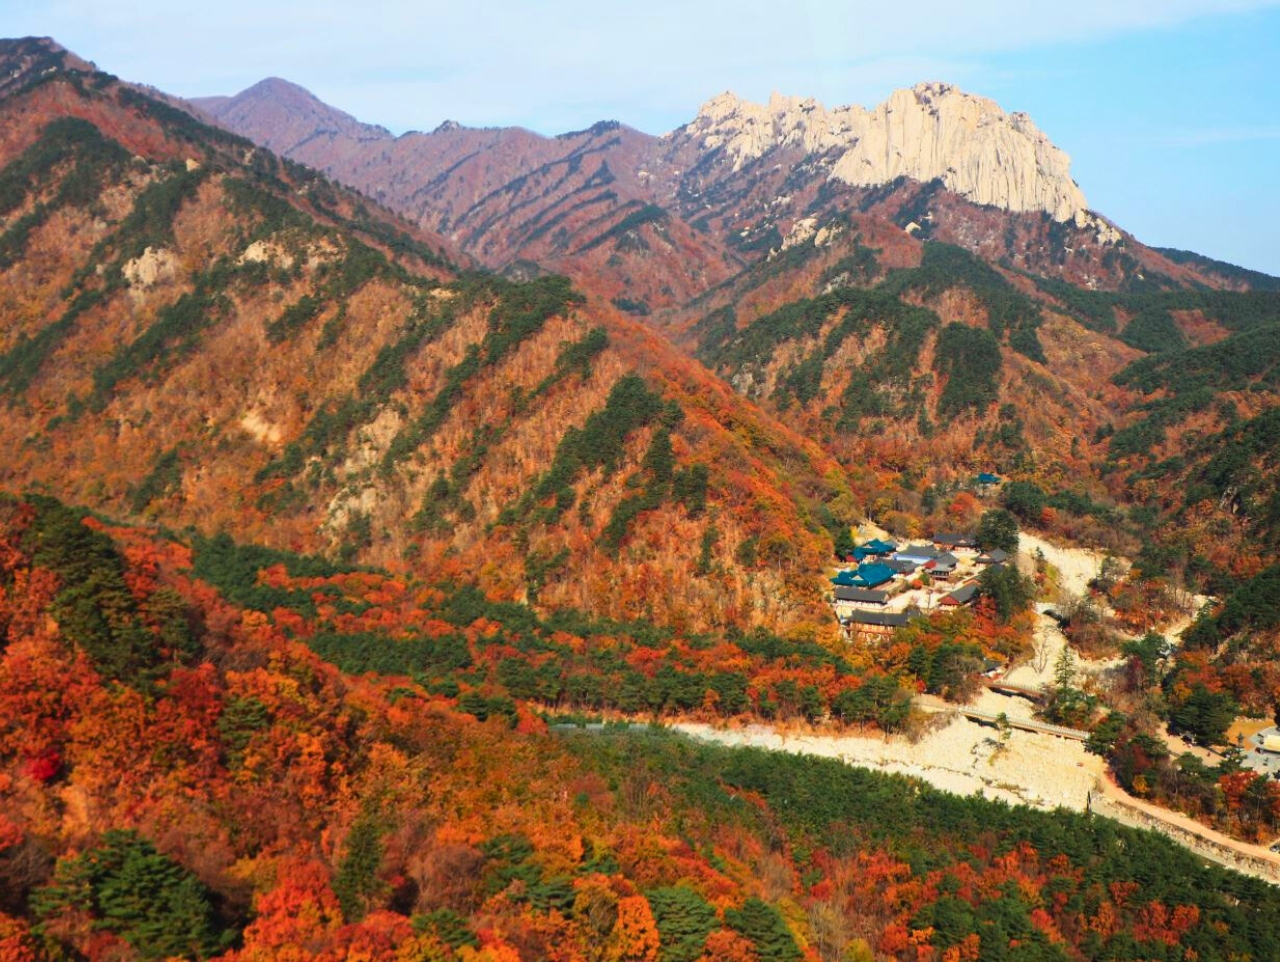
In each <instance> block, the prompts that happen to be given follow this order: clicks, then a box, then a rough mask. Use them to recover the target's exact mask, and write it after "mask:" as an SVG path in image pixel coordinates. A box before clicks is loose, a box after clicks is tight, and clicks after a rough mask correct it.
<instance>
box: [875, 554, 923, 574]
mask: <svg viewBox="0 0 1280 962" xmlns="http://www.w3.org/2000/svg"><path fill="white" fill-rule="evenodd" d="M881 564H883V565H884V566H885V567H886V568H892V569H893V570H894V571H895V572H897V573H898V574H900V575H909V574H911V572H913V571H915V570H916V569H917V568H919V567H920V563H919V562H918V561H904V560H903V559H902V558H886V559H885V560H884V561H882V562H881Z"/></svg>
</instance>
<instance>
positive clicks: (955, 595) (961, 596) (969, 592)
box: [946, 581, 978, 605]
mask: <svg viewBox="0 0 1280 962" xmlns="http://www.w3.org/2000/svg"><path fill="white" fill-rule="evenodd" d="M977 593H978V586H977V584H976V583H974V582H972V581H970V582H969V583H968V584H967V585H961V586H960V587H959V588H957V589H956V590H955V591H951V592H948V593H947V595H946V597H948V598H950V599H951V600H952V601H954V602H955V603H956V604H958V605H966V604H968V603H969V602H970V601H972V600H973V596H974V595H976V594H977Z"/></svg>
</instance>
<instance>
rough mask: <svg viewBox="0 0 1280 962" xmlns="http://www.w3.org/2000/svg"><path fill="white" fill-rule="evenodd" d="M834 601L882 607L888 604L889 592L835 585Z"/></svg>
mask: <svg viewBox="0 0 1280 962" xmlns="http://www.w3.org/2000/svg"><path fill="white" fill-rule="evenodd" d="M835 597H836V601H837V602H840V601H844V602H848V603H850V604H855V605H884V604H888V603H889V592H887V591H871V590H870V589H868V588H853V587H848V586H846V585H837V586H836V592H835Z"/></svg>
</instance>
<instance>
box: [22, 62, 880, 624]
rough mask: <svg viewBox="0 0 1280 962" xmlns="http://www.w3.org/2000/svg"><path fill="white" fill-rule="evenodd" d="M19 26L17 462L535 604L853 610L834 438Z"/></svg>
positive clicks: (203, 523)
mask: <svg viewBox="0 0 1280 962" xmlns="http://www.w3.org/2000/svg"><path fill="white" fill-rule="evenodd" d="M32 44H34V47H33V46H32ZM5 49H6V51H7V56H8V57H9V60H7V61H6V65H7V66H11V69H10V70H9V71H6V73H11V72H12V71H13V70H17V71H19V72H21V70H22V69H24V68H23V64H27V63H28V61H29V64H28V66H29V72H28V74H27V75H26V76H27V78H28V81H27V83H26V84H15V85H11V86H10V87H9V92H8V93H7V94H6V95H5V96H4V97H3V99H0V119H2V120H3V129H4V138H3V141H2V142H0V199H2V200H3V204H4V214H3V216H4V217H5V222H4V233H3V235H2V236H0V271H2V272H3V273H2V275H0V276H2V291H3V293H2V294H0V297H3V303H0V311H2V316H3V319H4V324H3V328H2V329H0V392H2V394H3V397H0V403H2V404H3V405H4V407H5V409H6V413H5V417H4V418H3V424H2V425H0V443H3V445H4V446H5V449H6V451H7V452H8V454H7V456H6V458H5V459H4V462H3V464H0V483H3V484H5V485H7V486H10V487H13V486H23V487H27V486H33V487H38V488H43V489H44V490H48V491H51V492H54V493H57V494H59V495H61V496H66V497H71V498H74V499H76V500H79V501H82V502H84V503H88V504H92V505H94V506H95V507H100V508H105V509H110V510H112V511H115V512H118V513H120V514H132V515H134V516H145V517H149V518H154V519H156V520H159V521H163V522H164V523H166V524H170V525H174V526H182V525H194V526H196V527H197V528H199V529H200V530H203V531H205V532H213V531H217V530H223V529H234V530H236V531H237V532H239V533H241V534H242V535H246V536H251V537H255V538H258V539H260V540H264V541H268V542H270V543H272V544H274V545H277V546H281V547H288V548H302V549H307V550H327V551H330V552H331V553H335V554H341V555H342V556H344V557H347V558H352V559H359V560H376V561H379V562H382V563H387V564H395V565H401V566H403V565H413V566H421V567H425V568H430V569H439V570H441V571H444V572H453V573H458V574H461V575H464V576H465V577H467V578H469V579H472V580H474V581H476V582H477V583H479V584H480V585H481V586H482V587H484V588H485V589H486V590H488V591H491V592H494V593H496V594H497V595H498V596H500V597H503V598H507V599H521V600H526V599H527V600H534V599H537V600H538V601H540V602H542V603H543V604H547V605H551V606H557V605H564V604H572V605H574V606H576V607H582V608H586V609H589V610H593V611H596V612H597V613H601V614H611V615H620V616H635V615H642V614H643V615H649V616H652V617H654V618H656V619H658V620H660V621H663V622H666V623H669V624H678V625H687V626H690V627H694V628H697V627H706V626H710V625H713V624H720V625H727V624H737V623H741V624H770V625H775V626H778V627H782V626H788V625H789V626H792V627H798V626H800V625H807V628H806V629H805V630H807V631H809V632H810V634H813V633H816V632H819V631H826V632H830V631H831V630H832V629H831V627H830V624H829V618H828V616H827V614H826V612H825V611H824V610H823V609H822V607H821V603H820V597H819V593H818V582H817V579H816V572H817V570H818V569H819V568H820V567H821V563H822V560H823V559H824V558H825V557H826V556H827V555H828V553H829V550H830V549H829V545H830V537H831V535H830V534H829V532H828V530H827V526H835V523H834V521H833V519H834V518H835V517H836V516H837V514H838V515H839V516H841V517H845V518H850V517H852V516H853V515H854V514H856V513H857V512H858V511H859V510H860V506H859V498H855V497H854V495H853V492H852V491H851V488H850V485H849V481H848V479H847V476H846V475H845V474H844V472H843V471H842V470H841V469H840V468H839V467H838V466H837V465H836V464H835V462H834V461H833V460H831V459H830V458H829V456H827V455H826V454H825V453H823V452H822V451H821V450H820V449H818V448H817V447H816V446H815V445H813V444H812V443H810V442H807V441H805V440H803V439H801V438H799V437H798V436H795V435H793V434H791V433H789V432H788V431H787V430H786V429H784V428H781V427H780V426H779V425H778V424H777V423H776V422H774V421H772V420H771V419H770V418H768V417H767V416H764V415H762V414H761V413H760V412H759V411H758V409H756V408H755V407H754V406H753V405H749V404H744V403H743V402H742V401H741V400H739V399H737V398H735V397H734V396H733V395H732V394H731V393H730V392H729V391H728V390H727V389H726V388H725V387H724V386H723V385H721V384H720V383H719V382H717V381H715V380H714V379H713V378H711V377H709V376H708V374H707V373H706V372H705V370H703V369H701V368H700V367H699V366H698V365H697V364H696V363H693V362H691V361H689V360H688V359H686V358H684V357H682V356H681V355H680V354H678V353H677V352H675V351H674V350H673V349H671V348H670V347H669V346H667V345H666V344H665V342H663V341H662V340H661V339H660V338H658V337H656V336H655V335H654V334H652V333H651V332H649V331H647V330H646V329H644V328H642V327H640V326H638V325H637V324H635V323H632V322H629V321H627V320H626V319H625V318H624V317H622V316H621V315H619V314H618V312H617V311H615V310H614V309H613V308H611V307H608V306H607V305H606V306H604V307H601V306H599V305H597V304H595V303H590V304H588V303H584V301H583V299H582V297H581V295H579V294H578V293H576V292H575V291H574V290H573V289H572V288H571V287H570V285H569V283H568V282H567V281H565V280H564V279H563V278H559V277H551V276H548V277H542V278H540V279H538V280H536V281H534V282H532V283H530V284H526V285H520V284H513V283H510V282H506V281H503V280H501V279H500V278H495V277H492V276H487V275H472V274H459V273H457V271H456V270H455V269H454V268H452V267H451V266H450V264H449V261H448V260H446V259H445V258H444V257H443V256H441V254H440V253H439V251H438V250H437V248H436V247H433V246H432V244H431V238H429V237H422V236H421V235H418V234H416V233H415V232H414V229H411V228H409V227H407V226H406V225H404V224H402V223H398V222H397V221H395V219H394V218H393V217H392V216H391V215H389V214H386V213H385V212H382V211H379V210H378V209H377V208H376V207H375V206H374V205H372V204H369V203H368V202H366V201H364V200H363V199H361V198H359V197H358V196H357V195H354V194H351V193H350V192H348V191H346V190H345V189H342V188H339V187H336V186H335V185H333V184H332V183H330V182H329V181H327V180H326V179H325V178H324V177H323V176H321V175H318V174H316V173H315V172H313V171H310V170H308V169H306V168H303V167H301V166H299V165H296V164H292V163H290V162H287V161H280V160H277V159H276V158H275V157H274V156H273V155H272V154H270V153H268V152H267V151H265V150H263V149H261V148H255V147H253V146H252V145H250V144H248V143H247V142H245V141H243V140H241V139H239V138H238V137H234V136H232V135H229V134H226V133H225V132H223V131H221V130H218V129H216V128H211V127H208V126H205V125H204V124H202V123H200V122H198V121H196V120H194V119H193V118H192V117H191V116H190V115H189V114H187V113H183V112H181V111H178V110H175V109H173V108H171V107H169V106H168V105H166V104H164V103H161V102H159V101H156V100H154V99H151V98H150V97H148V96H147V95H146V94H144V93H140V92H139V91H138V90H137V89H136V88H132V87H129V86H125V85H121V84H120V83H118V82H117V81H115V80H114V79H113V78H110V77H107V76H105V75H103V74H100V73H96V72H93V71H90V70H83V69H79V68H76V67H73V66H71V65H69V63H68V62H67V61H65V60H64V59H59V58H61V57H63V54H61V53H60V52H59V51H58V50H57V49H55V48H51V47H49V46H48V45H47V44H44V43H43V42H37V41H32V42H12V43H11V44H10V45H9V46H8V47H6V48H5ZM32 50H35V51H36V52H37V53H39V54H40V56H39V57H33V56H32V53H31V52H32ZM49 58H52V59H49ZM868 480H869V481H870V483H871V484H872V485H874V484H877V483H878V481H877V479H875V477H874V476H869V479H868ZM860 496H861V495H860ZM860 496H859V497H860Z"/></svg>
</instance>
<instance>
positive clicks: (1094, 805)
mask: <svg viewBox="0 0 1280 962" xmlns="http://www.w3.org/2000/svg"><path fill="white" fill-rule="evenodd" d="M1090 811H1092V812H1093V813H1094V814H1095V815H1102V816H1103V817H1105V818H1110V819H1113V820H1114V821H1117V822H1119V823H1120V824H1122V825H1128V826H1129V827H1130V828H1141V829H1149V830H1151V831H1153V832H1159V833H1160V834H1161V835H1165V836H1168V837H1169V838H1171V839H1173V840H1174V841H1176V842H1178V843H1179V844H1180V845H1183V846H1184V847H1186V848H1189V849H1191V851H1193V852H1195V853H1196V854H1197V855H1199V856H1201V857H1203V858H1206V859H1208V860H1209V861H1211V862H1216V863H1218V864H1219V865H1222V866H1225V867H1226V868H1229V869H1234V870H1235V871H1237V872H1239V873H1241V874H1242V875H1249V876H1252V877H1253V878H1256V879H1261V880H1262V881H1264V882H1270V883H1271V884H1272V885H1280V864H1276V863H1274V862H1270V861H1267V860H1266V859H1261V858H1255V857H1253V856H1250V855H1245V854H1243V853H1241V852H1237V851H1235V850H1233V849H1230V848H1228V847H1227V846H1225V845H1222V844H1221V843H1219V842H1216V841H1214V840H1213V839H1210V838H1205V837H1204V836H1203V835H1198V834H1196V833H1195V832H1192V831H1188V830H1187V829H1185V828H1183V827H1181V826H1180V825H1173V824H1170V823H1169V822H1166V821H1163V820H1161V819H1159V818H1156V817H1155V816H1154V815H1151V814H1149V813H1147V812H1145V811H1143V810H1142V809H1140V808H1138V807H1136V806H1133V805H1128V804H1126V803H1125V802H1124V801H1123V800H1121V799H1114V798H1108V797H1107V796H1105V795H1103V794H1102V792H1100V791H1098V792H1094V793H1093V795H1092V797H1091V799H1090Z"/></svg>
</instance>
